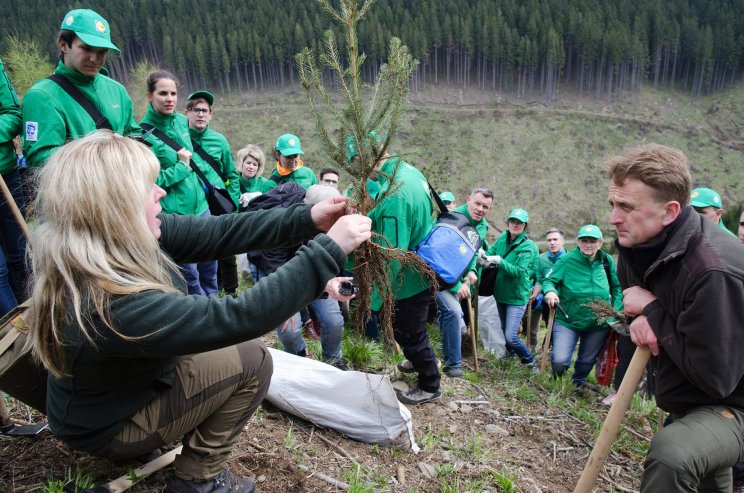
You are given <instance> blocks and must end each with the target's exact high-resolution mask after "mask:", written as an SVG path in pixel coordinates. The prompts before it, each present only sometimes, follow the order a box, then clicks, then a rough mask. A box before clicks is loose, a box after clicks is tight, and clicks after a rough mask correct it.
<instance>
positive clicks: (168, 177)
mask: <svg viewBox="0 0 744 493" xmlns="http://www.w3.org/2000/svg"><path fill="white" fill-rule="evenodd" d="M140 123H148V124H150V125H152V126H153V127H155V128H158V129H160V130H161V131H162V132H163V133H165V134H166V135H167V136H168V137H170V138H171V139H173V140H175V141H176V142H178V143H179V144H181V145H182V146H183V147H185V148H186V149H188V150H190V151H193V150H194V149H193V147H192V145H191V138H190V137H189V124H188V120H187V119H186V117H185V116H183V115H179V114H177V113H173V114H172V115H163V114H161V113H158V112H157V111H155V110H154V109H153V108H152V105H149V106H148V107H147V112H146V113H145V117H144V118H143V119H142V121H141V122H140ZM147 141H148V142H150V143H151V144H152V147H151V148H150V150H151V151H152V152H153V153H155V156H156V157H157V158H158V160H159V161H160V173H158V178H157V180H155V183H156V184H157V185H158V186H159V187H161V188H162V189H163V190H165V191H166V196H165V197H163V199H162V200H161V201H160V205H161V206H162V207H163V212H164V213H170V214H193V215H195V216H201V215H202V214H204V213H205V212H207V210H208V209H209V205H208V204H207V197H206V192H205V191H204V187H203V186H202V183H201V180H200V179H199V177H198V176H196V173H194V172H193V170H192V169H191V167H190V166H189V165H188V164H184V163H182V162H180V161H178V155H177V153H176V151H174V150H173V149H171V148H170V146H168V145H166V144H165V142H163V141H161V140H160V139H158V138H157V137H155V136H154V135H149V136H148V137H147ZM192 159H193V160H194V162H196V163H199V162H200V163H203V165H205V166H207V167H208V168H209V169H212V167H211V166H209V165H208V164H206V163H204V161H203V160H202V159H201V158H200V157H199V156H198V155H197V154H196V153H194V154H193V157H192ZM204 174H205V175H206V176H207V177H209V176H210V175H208V174H207V173H204ZM212 175H216V173H215V172H214V170H212ZM216 180H219V178H216ZM210 182H212V180H211V179H210Z"/></svg>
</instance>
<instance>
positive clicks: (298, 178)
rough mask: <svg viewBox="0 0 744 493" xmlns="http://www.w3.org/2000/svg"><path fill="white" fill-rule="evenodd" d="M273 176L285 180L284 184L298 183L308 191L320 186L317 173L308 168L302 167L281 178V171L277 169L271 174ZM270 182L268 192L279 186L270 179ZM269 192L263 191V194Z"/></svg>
mask: <svg viewBox="0 0 744 493" xmlns="http://www.w3.org/2000/svg"><path fill="white" fill-rule="evenodd" d="M271 176H276V177H277V179H282V178H283V179H284V183H291V182H294V183H297V184H298V185H299V186H301V187H302V188H304V189H305V190H307V189H308V188H310V186H311V185H317V184H318V177H317V176H315V172H314V171H313V170H311V169H310V168H308V167H307V166H304V165H303V166H302V167H301V168H297V169H296V170H294V171H293V172H291V173H290V174H288V175H287V176H280V175H279V171H277V170H276V169H275V170H274V172H273V173H271ZM267 181H268V185H267V186H268V190H271V189H272V188H274V187H276V186H277V185H278V183H277V182H275V181H274V180H272V179H270V178H269V180H267ZM268 190H262V191H263V192H266V191H268Z"/></svg>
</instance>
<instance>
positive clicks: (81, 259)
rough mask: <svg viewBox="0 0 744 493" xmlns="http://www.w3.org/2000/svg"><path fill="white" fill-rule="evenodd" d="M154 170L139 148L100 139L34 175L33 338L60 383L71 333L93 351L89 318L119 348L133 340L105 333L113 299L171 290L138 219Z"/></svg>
mask: <svg viewBox="0 0 744 493" xmlns="http://www.w3.org/2000/svg"><path fill="white" fill-rule="evenodd" d="M159 170H160V165H159V162H158V160H157V158H156V157H155V155H154V154H153V153H152V152H150V150H149V149H148V148H147V147H145V146H144V145H143V144H141V143H139V142H136V141H134V140H133V139H129V138H126V137H122V136H120V135H117V134H115V133H113V132H111V131H108V130H101V131H97V132H94V133H92V134H90V135H88V136H86V137H84V138H82V139H78V140H75V141H72V142H70V143H68V144H66V145H64V146H63V147H62V148H60V149H59V150H58V151H57V152H55V153H54V155H52V157H51V159H50V160H49V162H48V163H47V164H46V165H45V166H44V167H43V168H42V169H41V171H40V172H39V175H40V176H39V187H38V195H37V198H36V203H35V211H36V214H37V215H38V225H37V226H36V227H35V228H34V231H33V233H32V237H31V245H32V248H31V259H32V264H33V271H34V277H35V279H34V281H35V282H34V287H33V294H32V305H31V310H30V317H29V322H30V326H31V327H30V336H31V337H30V339H31V344H32V345H33V351H34V355H35V356H36V358H37V359H38V360H39V361H40V362H41V363H43V364H44V366H46V367H47V369H48V370H49V371H50V372H51V373H52V374H53V375H55V376H64V375H66V374H67V372H66V368H65V357H64V354H65V345H67V344H71V343H73V342H72V341H74V340H76V339H77V337H75V335H73V334H71V333H70V332H68V331H69V330H71V329H73V328H74V330H79V331H80V334H81V335H82V337H83V338H84V339H86V340H87V341H88V343H90V344H91V345H94V346H95V341H94V338H95V335H96V333H97V331H98V328H97V326H96V323H95V322H94V320H95V318H96V317H97V318H98V319H99V320H100V325H103V326H104V327H106V328H107V329H109V330H111V331H112V332H114V333H115V334H117V335H118V336H119V337H121V338H122V339H126V340H133V339H136V338H132V337H128V336H126V335H124V334H123V333H121V332H120V331H119V330H118V329H117V328H116V327H114V326H113V325H112V323H111V320H110V317H109V314H108V303H109V301H110V299H111V297H112V296H116V295H127V294H132V293H138V292H141V291H145V290H162V291H174V290H175V288H174V286H173V282H172V279H171V272H170V271H171V270H173V269H177V268H176V266H175V264H174V263H173V262H172V261H171V260H170V259H169V258H168V257H167V256H166V255H165V254H163V253H162V252H161V250H160V247H159V246H158V242H157V240H156V239H155V237H154V236H153V234H152V232H151V231H150V229H149V228H148V225H147V218H146V212H145V207H146V202H147V200H148V197H149V194H150V193H151V192H152V186H153V184H154V182H155V178H156V177H157V175H158V171H159ZM100 325H99V327H100Z"/></svg>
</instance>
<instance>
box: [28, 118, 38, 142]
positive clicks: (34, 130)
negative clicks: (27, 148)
mask: <svg viewBox="0 0 744 493" xmlns="http://www.w3.org/2000/svg"><path fill="white" fill-rule="evenodd" d="M38 137H39V122H26V140H31V141H34V142H36V141H37V140H38Z"/></svg>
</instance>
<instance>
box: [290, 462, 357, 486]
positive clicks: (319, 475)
mask: <svg viewBox="0 0 744 493" xmlns="http://www.w3.org/2000/svg"><path fill="white" fill-rule="evenodd" d="M297 467H299V468H300V469H302V470H303V471H305V472H306V473H308V474H310V475H311V476H315V477H316V478H318V479H322V480H323V481H325V482H326V483H328V484H331V485H333V486H335V487H336V488H338V489H340V490H343V491H349V490H350V489H351V485H349V484H346V483H344V482H341V481H339V480H338V479H336V478H332V477H330V476H328V475H326V474H323V473H322V472H318V471H313V470H312V469H310V468H309V467H307V466H305V465H302V464H297Z"/></svg>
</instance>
